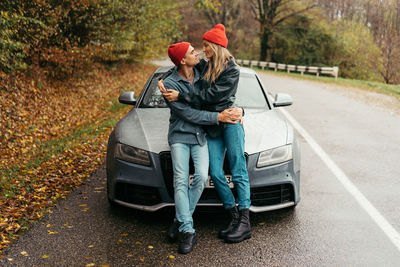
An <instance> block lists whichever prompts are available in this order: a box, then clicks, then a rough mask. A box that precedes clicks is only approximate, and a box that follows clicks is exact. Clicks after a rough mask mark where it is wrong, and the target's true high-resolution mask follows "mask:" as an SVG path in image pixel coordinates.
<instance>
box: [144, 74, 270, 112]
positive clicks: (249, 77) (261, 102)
mask: <svg viewBox="0 0 400 267" xmlns="http://www.w3.org/2000/svg"><path fill="white" fill-rule="evenodd" d="M162 75H163V73H157V74H155V75H154V76H153V78H152V80H151V82H150V84H149V87H148V89H147V90H146V92H145V95H144V96H143V100H142V101H141V103H140V106H139V107H140V108H166V107H168V106H167V104H166V103H165V100H164V98H163V97H162V94H161V92H160V90H159V89H158V86H157V83H158V79H159V77H161V76H162ZM235 104H236V105H238V106H240V107H244V108H266V107H268V103H267V101H266V99H265V95H264V93H263V89H262V88H261V85H260V83H259V81H258V79H257V77H256V75H254V74H248V73H241V75H240V79H239V86H238V90H237V93H236V101H235Z"/></svg>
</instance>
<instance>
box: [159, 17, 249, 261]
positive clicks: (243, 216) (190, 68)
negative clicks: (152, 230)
mask: <svg viewBox="0 0 400 267" xmlns="http://www.w3.org/2000/svg"><path fill="white" fill-rule="evenodd" d="M202 42H203V52H204V54H205V57H206V59H202V60H200V61H199V59H198V54H197V52H196V51H195V50H194V48H193V47H192V46H191V45H190V43H188V42H181V43H176V44H172V45H170V46H169V47H168V55H169V57H170V59H171V60H172V62H173V63H174V64H175V68H173V69H172V70H171V71H169V72H168V74H167V75H164V80H160V82H159V84H158V86H159V88H160V91H161V92H162V93H163V96H164V97H165V99H166V100H167V101H166V102H167V104H168V106H169V108H170V110H171V116H170V124H169V131H168V143H169V145H170V148H171V158H172V166H173V173H174V198H175V211H176V214H175V219H174V222H173V223H172V225H171V226H170V228H169V230H168V236H169V238H171V239H172V240H176V239H177V237H178V233H179V232H180V233H182V239H181V241H180V243H179V250H178V251H179V253H182V254H186V253H189V252H191V251H192V250H193V247H194V245H195V244H196V242H197V237H196V232H195V230H194V228H193V218H192V214H193V212H194V210H195V207H196V204H197V202H198V201H199V199H200V196H201V194H202V192H203V189H204V187H205V185H206V182H207V180H208V170H209V169H210V176H211V179H212V181H213V183H214V186H215V189H216V190H217V192H218V194H219V197H220V199H221V201H222V203H223V205H224V208H225V209H226V210H227V211H228V213H229V214H230V221H229V224H228V226H227V228H226V229H222V230H221V231H219V234H218V237H219V238H221V239H223V240H224V241H225V242H227V243H238V242H241V241H243V240H245V239H248V238H250V237H251V229H250V220H249V208H250V185H249V177H248V174H247V168H246V158H245V155H244V130H243V126H242V125H241V123H239V122H240V120H241V118H242V114H243V110H242V109H241V108H238V107H235V94H236V91H237V86H238V82H239V72H240V71H239V67H238V66H237V64H236V63H235V60H234V58H233V57H232V55H231V54H230V53H229V51H228V50H227V49H226V47H227V45H228V39H227V38H226V34H225V27H224V26H223V25H222V24H217V25H216V26H215V27H214V28H213V29H211V30H210V31H208V32H206V33H205V34H204V35H203V38H202ZM225 153H226V155H227V157H228V160H229V165H230V171H231V174H232V181H233V184H234V186H235V188H236V189H237V200H236V199H235V197H234V195H233V194H232V191H231V189H230V187H229V185H228V182H227V180H226V178H225V174H224V170H223V165H224V158H225ZM190 157H192V160H193V163H194V168H195V172H194V179H193V182H192V183H191V184H190V186H189V159H190ZM236 204H238V205H236Z"/></svg>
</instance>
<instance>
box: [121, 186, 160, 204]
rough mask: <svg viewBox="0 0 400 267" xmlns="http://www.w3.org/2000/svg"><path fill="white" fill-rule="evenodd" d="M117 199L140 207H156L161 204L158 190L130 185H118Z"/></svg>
mask: <svg viewBox="0 0 400 267" xmlns="http://www.w3.org/2000/svg"><path fill="white" fill-rule="evenodd" d="M115 186H116V187H115V192H116V196H115V198H116V199H118V200H121V201H124V202H127V203H132V204H138V205H147V206H150V205H155V204H158V203H161V197H160V193H159V192H158V190H157V188H155V187H150V186H143V185H134V184H128V183H116V185H115Z"/></svg>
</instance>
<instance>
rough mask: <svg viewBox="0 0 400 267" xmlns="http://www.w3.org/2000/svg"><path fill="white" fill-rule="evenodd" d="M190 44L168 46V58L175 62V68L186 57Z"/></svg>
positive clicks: (182, 43)
mask: <svg viewBox="0 0 400 267" xmlns="http://www.w3.org/2000/svg"><path fill="white" fill-rule="evenodd" d="M189 46H190V43H188V42H181V43H176V44H172V45H170V46H168V56H169V58H170V59H171V61H172V62H174V64H175V66H179V64H180V63H181V60H182V58H183V57H184V56H185V54H186V52H187V51H188V49H189Z"/></svg>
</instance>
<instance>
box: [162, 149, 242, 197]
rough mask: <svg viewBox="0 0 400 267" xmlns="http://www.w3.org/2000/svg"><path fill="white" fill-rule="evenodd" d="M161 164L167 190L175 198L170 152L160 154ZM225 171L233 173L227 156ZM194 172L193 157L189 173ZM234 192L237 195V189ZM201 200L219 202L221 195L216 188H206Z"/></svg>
mask: <svg viewBox="0 0 400 267" xmlns="http://www.w3.org/2000/svg"><path fill="white" fill-rule="evenodd" d="M159 155H160V165H161V170H162V173H163V176H164V182H165V185H166V187H167V191H168V194H169V196H170V197H171V198H172V199H173V198H174V185H173V181H174V178H173V177H174V174H173V169H172V159H171V153H170V152H161V153H160V154H159ZM245 156H246V161H247V160H248V155H247V154H246V155H245ZM224 172H225V174H231V170H230V168H229V161H228V158H227V157H225V160H224ZM193 173H194V164H193V160H192V158H190V161H189V174H193ZM232 191H233V194H234V195H235V197H236V189H233V190H232ZM201 200H209V201H218V202H219V196H218V193H217V191H216V190H215V189H214V188H205V189H204V191H203V194H202V195H201V198H200V201H201Z"/></svg>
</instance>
